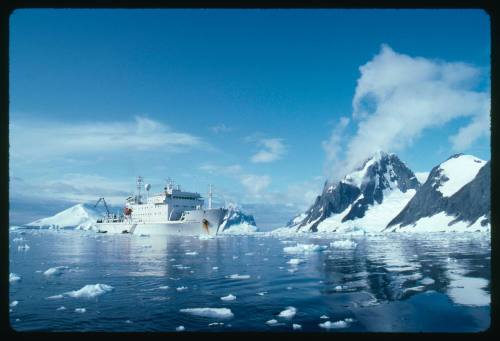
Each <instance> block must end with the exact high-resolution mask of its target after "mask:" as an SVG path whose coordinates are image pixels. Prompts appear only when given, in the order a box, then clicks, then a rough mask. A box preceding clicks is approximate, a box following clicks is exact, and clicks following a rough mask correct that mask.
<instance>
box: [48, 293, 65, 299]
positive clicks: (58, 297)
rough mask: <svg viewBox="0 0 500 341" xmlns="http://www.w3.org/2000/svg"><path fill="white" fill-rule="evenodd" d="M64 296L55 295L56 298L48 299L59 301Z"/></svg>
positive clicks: (50, 297)
mask: <svg viewBox="0 0 500 341" xmlns="http://www.w3.org/2000/svg"><path fill="white" fill-rule="evenodd" d="M63 297H64V296H63V295H60V294H59V295H54V296H49V297H47V299H48V300H59V299H61V298H63Z"/></svg>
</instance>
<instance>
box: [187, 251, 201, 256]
mask: <svg viewBox="0 0 500 341" xmlns="http://www.w3.org/2000/svg"><path fill="white" fill-rule="evenodd" d="M197 254H198V252H196V251H192V252H186V255H188V256H196V255H197Z"/></svg>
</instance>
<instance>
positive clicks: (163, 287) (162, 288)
mask: <svg viewBox="0 0 500 341" xmlns="http://www.w3.org/2000/svg"><path fill="white" fill-rule="evenodd" d="M168 288H169V286H168V285H162V286H160V287H158V289H161V290H167V289H168Z"/></svg>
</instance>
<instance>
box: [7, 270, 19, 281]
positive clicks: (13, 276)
mask: <svg viewBox="0 0 500 341" xmlns="http://www.w3.org/2000/svg"><path fill="white" fill-rule="evenodd" d="M20 280H21V276H19V275H17V274H15V273H13V272H11V273H10V274H9V283H14V282H17V281H20Z"/></svg>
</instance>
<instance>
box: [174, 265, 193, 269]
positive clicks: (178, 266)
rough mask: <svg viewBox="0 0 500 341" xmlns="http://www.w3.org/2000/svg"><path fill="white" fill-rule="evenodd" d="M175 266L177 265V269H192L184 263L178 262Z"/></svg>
mask: <svg viewBox="0 0 500 341" xmlns="http://www.w3.org/2000/svg"><path fill="white" fill-rule="evenodd" d="M174 267H176V268H177V269H180V270H188V269H191V267H190V266H184V265H182V264H177V265H174Z"/></svg>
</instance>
